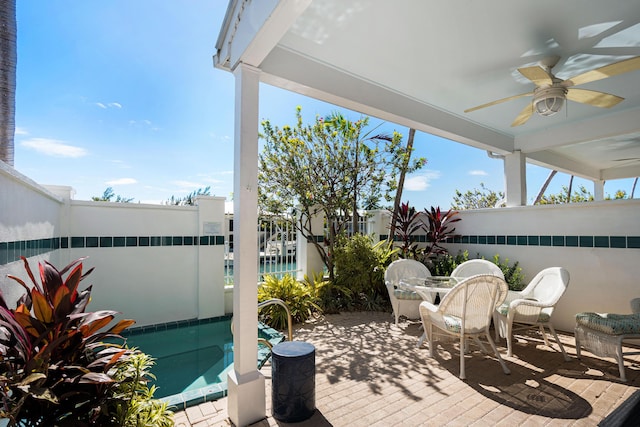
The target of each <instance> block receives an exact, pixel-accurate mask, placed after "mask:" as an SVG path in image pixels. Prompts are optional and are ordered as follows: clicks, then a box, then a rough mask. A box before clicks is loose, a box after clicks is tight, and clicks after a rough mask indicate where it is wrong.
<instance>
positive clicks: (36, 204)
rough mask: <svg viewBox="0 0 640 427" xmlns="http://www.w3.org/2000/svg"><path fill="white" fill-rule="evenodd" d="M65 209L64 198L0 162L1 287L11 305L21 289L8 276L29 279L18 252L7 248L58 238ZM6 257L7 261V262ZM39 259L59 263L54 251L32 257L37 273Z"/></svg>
mask: <svg viewBox="0 0 640 427" xmlns="http://www.w3.org/2000/svg"><path fill="white" fill-rule="evenodd" d="M62 206H64V201H63V199H62V198H60V197H58V196H56V195H55V194H54V193H52V192H50V191H48V190H47V189H46V188H44V187H41V186H39V185H38V184H37V183H35V182H34V181H32V180H30V179H29V178H27V177H26V176H24V175H22V174H21V173H19V172H18V171H16V170H15V169H13V168H12V167H10V166H9V165H7V164H6V163H4V162H2V161H0V245H2V246H1V247H0V251H4V253H2V254H0V255H1V256H0V259H2V261H0V287H2V290H3V294H4V297H5V299H6V300H7V301H8V302H9V301H14V300H15V299H16V298H18V297H19V296H20V294H21V293H22V291H21V289H22V288H21V287H20V286H19V285H18V284H17V283H15V282H13V280H9V279H7V275H8V274H12V275H17V276H19V277H26V276H25V274H24V271H25V270H24V267H23V263H22V261H21V260H20V258H19V254H18V253H17V251H13V250H12V251H8V249H7V248H6V246H5V245H8V244H9V243H11V244H12V245H13V244H15V242H18V243H22V242H24V243H22V244H23V245H25V244H26V242H27V241H37V240H40V239H50V238H53V237H56V236H57V235H58V233H59V231H60V230H59V227H60V226H59V223H60V210H61V207H62ZM3 244H4V245H3ZM4 257H7V258H8V259H7V260H6V261H7V262H6V263H5V262H4V261H5V259H4ZM38 260H48V261H50V262H53V263H57V262H58V258H57V254H56V253H55V252H52V251H45V252H43V254H42V255H37V256H33V257H32V259H31V260H30V265H31V268H32V270H33V271H34V273H35V272H37V266H38Z"/></svg>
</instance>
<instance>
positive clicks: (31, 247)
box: [0, 236, 225, 265]
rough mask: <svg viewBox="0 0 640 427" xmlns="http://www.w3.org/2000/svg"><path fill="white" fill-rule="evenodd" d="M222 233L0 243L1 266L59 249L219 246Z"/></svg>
mask: <svg viewBox="0 0 640 427" xmlns="http://www.w3.org/2000/svg"><path fill="white" fill-rule="evenodd" d="M224 240H225V239H224V236H200V237H199V238H198V236H140V237H137V236H71V237H51V238H47V239H34V240H19V241H12V242H0V265H4V264H9V263H11V262H16V261H19V260H20V257H21V256H23V257H26V258H29V257H33V256H38V255H42V254H46V253H48V252H51V251H55V250H58V249H69V248H72V249H82V248H101V249H109V248H122V247H138V246H140V247H147V246H160V245H162V244H163V243H165V244H166V243H168V246H194V245H195V246H197V245H200V246H219V245H224V243H225V242H224Z"/></svg>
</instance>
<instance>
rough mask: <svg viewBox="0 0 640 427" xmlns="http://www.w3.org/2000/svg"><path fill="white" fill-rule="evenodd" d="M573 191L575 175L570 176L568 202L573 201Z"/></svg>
mask: <svg viewBox="0 0 640 427" xmlns="http://www.w3.org/2000/svg"><path fill="white" fill-rule="evenodd" d="M571 191H573V175H571V178H569V188H568V189H567V203H571Z"/></svg>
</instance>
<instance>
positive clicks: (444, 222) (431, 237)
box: [421, 206, 462, 259]
mask: <svg viewBox="0 0 640 427" xmlns="http://www.w3.org/2000/svg"><path fill="white" fill-rule="evenodd" d="M424 211H425V213H426V215H427V219H428V223H427V222H424V221H422V226H421V227H422V229H423V230H425V231H426V232H427V247H426V248H425V254H424V255H425V259H428V258H429V257H430V256H431V255H440V254H446V253H447V250H446V249H445V248H444V247H443V246H440V243H442V242H444V241H445V240H447V238H450V237H455V236H456V234H454V232H455V231H456V229H455V227H454V228H451V224H453V223H454V222H458V221H460V220H461V219H462V218H454V216H456V215H458V211H454V210H451V209H449V210H448V211H446V212H443V211H441V210H440V207H436V208H434V207H433V206H431V210H428V209H426V208H425V210H424Z"/></svg>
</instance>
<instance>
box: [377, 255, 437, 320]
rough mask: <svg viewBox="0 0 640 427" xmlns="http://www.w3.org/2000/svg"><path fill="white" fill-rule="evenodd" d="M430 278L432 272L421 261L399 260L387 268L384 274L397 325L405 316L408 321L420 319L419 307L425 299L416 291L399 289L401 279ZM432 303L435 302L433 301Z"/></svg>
mask: <svg viewBox="0 0 640 427" xmlns="http://www.w3.org/2000/svg"><path fill="white" fill-rule="evenodd" d="M430 276H431V272H430V271H429V269H428V268H427V266H426V265H424V264H423V263H421V262H419V261H415V260H412V259H399V260H396V261H393V262H392V263H391V264H389V267H387V270H386V271H385V273H384V283H385V285H386V286H387V291H388V292H389V299H390V300H391V307H392V308H393V315H394V316H395V320H396V325H397V324H398V319H399V318H400V316H405V317H406V318H408V319H419V318H420V312H419V310H418V306H419V305H420V303H421V302H422V301H423V298H422V297H421V296H420V295H418V294H417V293H415V292H414V291H409V290H404V289H399V288H398V283H399V282H400V279H407V278H409V277H424V278H427V277H430ZM431 302H433V300H431Z"/></svg>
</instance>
